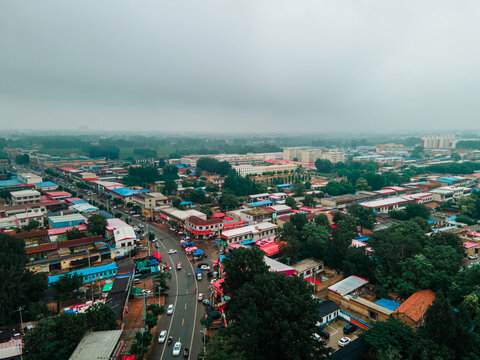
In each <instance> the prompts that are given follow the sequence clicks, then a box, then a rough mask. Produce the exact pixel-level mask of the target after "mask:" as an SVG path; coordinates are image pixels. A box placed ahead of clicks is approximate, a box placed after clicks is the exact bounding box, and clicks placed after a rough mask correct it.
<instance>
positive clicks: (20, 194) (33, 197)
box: [10, 190, 42, 205]
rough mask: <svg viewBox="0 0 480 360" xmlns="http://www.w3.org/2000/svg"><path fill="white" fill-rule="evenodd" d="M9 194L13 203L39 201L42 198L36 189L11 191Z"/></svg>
mask: <svg viewBox="0 0 480 360" xmlns="http://www.w3.org/2000/svg"><path fill="white" fill-rule="evenodd" d="M10 195H11V196H12V203H13V204H14V205H19V204H30V203H39V202H40V201H41V200H42V198H41V196H40V192H38V191H37V190H20V191H12V192H11V193H10Z"/></svg>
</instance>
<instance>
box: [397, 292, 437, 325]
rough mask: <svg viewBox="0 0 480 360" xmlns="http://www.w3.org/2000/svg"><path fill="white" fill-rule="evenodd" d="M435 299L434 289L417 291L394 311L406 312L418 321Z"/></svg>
mask: <svg viewBox="0 0 480 360" xmlns="http://www.w3.org/2000/svg"><path fill="white" fill-rule="evenodd" d="M433 300H435V293H434V292H433V291H432V290H420V291H416V292H414V293H413V294H412V295H411V296H410V297H409V298H408V299H407V300H405V301H404V302H403V303H402V305H400V306H399V307H398V308H397V309H396V310H395V311H394V312H395V313H396V314H398V313H402V314H405V315H406V316H408V317H409V318H410V319H412V320H413V321H415V322H418V321H419V320H420V319H421V317H422V316H423V315H424V314H425V313H426V312H427V309H428V307H429V306H430V305H432V303H433Z"/></svg>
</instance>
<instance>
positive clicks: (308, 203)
mask: <svg viewBox="0 0 480 360" xmlns="http://www.w3.org/2000/svg"><path fill="white" fill-rule="evenodd" d="M302 202H303V205H305V206H308V207H314V206H315V203H316V201H315V198H314V197H313V195H306V196H305V198H304V199H303V201H302Z"/></svg>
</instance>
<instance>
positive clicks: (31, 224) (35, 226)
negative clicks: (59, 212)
mask: <svg viewBox="0 0 480 360" xmlns="http://www.w3.org/2000/svg"><path fill="white" fill-rule="evenodd" d="M39 227H40V223H39V222H38V221H37V220H30V221H29V222H28V224H27V225H26V226H22V229H23V230H26V231H29V230H34V229H38V228H39Z"/></svg>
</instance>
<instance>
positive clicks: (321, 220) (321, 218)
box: [315, 214, 330, 228]
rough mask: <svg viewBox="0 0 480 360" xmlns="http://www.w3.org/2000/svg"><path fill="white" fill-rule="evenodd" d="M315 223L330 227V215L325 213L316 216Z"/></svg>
mask: <svg viewBox="0 0 480 360" xmlns="http://www.w3.org/2000/svg"><path fill="white" fill-rule="evenodd" d="M315 224H318V225H322V226H324V227H328V228H329V227H330V221H329V220H328V216H327V215H325V214H318V215H317V216H315Z"/></svg>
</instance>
